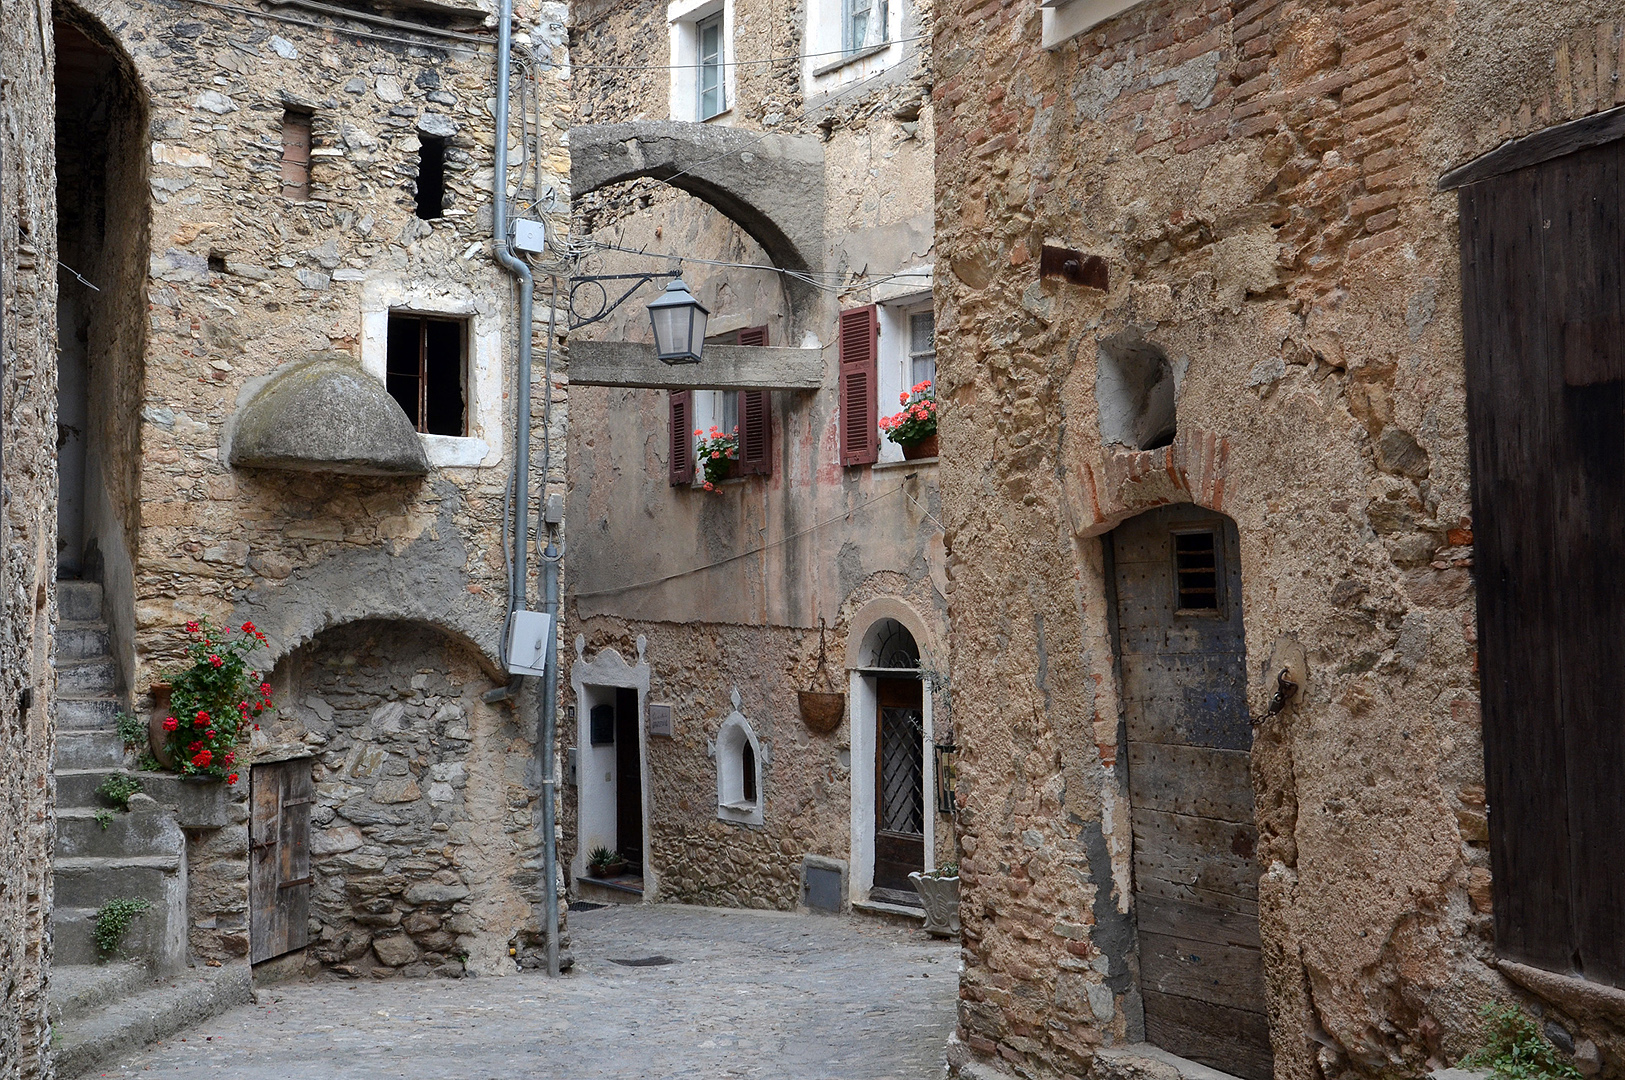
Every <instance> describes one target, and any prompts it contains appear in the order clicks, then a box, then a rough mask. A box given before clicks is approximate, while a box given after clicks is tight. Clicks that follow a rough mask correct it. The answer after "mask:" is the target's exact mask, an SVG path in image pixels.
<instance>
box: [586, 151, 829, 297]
mask: <svg viewBox="0 0 1625 1080" xmlns="http://www.w3.org/2000/svg"><path fill="white" fill-rule="evenodd" d="M643 176H647V177H652V178H654V179H656V180H664V181H667V182H669V183H670V184H671V185H672V186H673V187H676V188H680V189H681V190H683V191H686V192H688V193H689V194H691V195H694V196H696V197H698V198H700V199H703V200H705V201H706V202H708V203H710V204H711V205H712V206H715V207H716V208H717V209H718V210H720V211H722V212H723V213H724V214H726V215H728V217H730V218H731V219H733V220H734V221H735V222H737V223H738V224H739V226H740V228H742V229H744V230H745V231H746V232H747V233H749V234H750V235H751V237H752V238H753V239H754V240H756V242H757V243H759V244H761V245H762V247H763V249H764V250H766V251H767V253H768V256H769V257H770V258H771V259H772V260H773V264H774V265H775V266H778V267H780V268H782V269H785V270H796V271H801V272H803V273H807V272H812V271H816V270H819V269H821V268H822V267H823V264H824V258H823V248H824V148H823V145H822V144H821V143H820V142H819V141H818V140H817V139H816V138H813V137H811V136H805V135H765V136H764V135H752V134H749V133H747V132H743V131H739V130H736V129H734V128H727V127H718V126H716V125H713V124H688V123H682V122H679V121H675V120H637V121H632V122H630V123H625V124H586V125H583V126H581V127H577V128H572V129H571V130H570V190H571V194H572V195H573V197H575V198H578V199H579V198H580V197H581V196H583V195H586V194H588V193H589V192H593V191H597V190H598V189H599V188H602V187H607V186H608V185H610V184H615V183H619V182H621V181H623V180H635V179H637V178H639V177H643Z"/></svg>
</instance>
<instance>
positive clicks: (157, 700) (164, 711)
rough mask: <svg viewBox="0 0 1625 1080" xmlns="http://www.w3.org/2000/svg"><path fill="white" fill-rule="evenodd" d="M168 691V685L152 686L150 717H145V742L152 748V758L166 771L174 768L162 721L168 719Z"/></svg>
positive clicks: (158, 684)
mask: <svg viewBox="0 0 1625 1080" xmlns="http://www.w3.org/2000/svg"><path fill="white" fill-rule="evenodd" d="M170 690H171V687H170V685H169V684H168V683H162V682H161V683H153V684H152V690H151V693H152V715H151V716H149V717H147V742H148V744H149V745H150V746H151V747H152V756H153V757H155V758H157V759H158V764H160V765H162V766H163V767H164V768H166V769H173V768H174V767H175V758H174V756H173V755H171V754H170V752H169V745H168V744H169V732H167V731H165V730H164V721H165V720H167V719H168V718H169V694H170Z"/></svg>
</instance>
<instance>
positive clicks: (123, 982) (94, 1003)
mask: <svg viewBox="0 0 1625 1080" xmlns="http://www.w3.org/2000/svg"><path fill="white" fill-rule="evenodd" d="M150 982H152V973H151V972H149V971H148V970H147V968H146V965H144V964H132V963H129V962H128V961H124V962H114V963H108V964H54V965H52V967H51V1012H50V1016H51V1023H52V1025H53V1026H55V1027H61V1026H62V1025H63V1024H64V1023H68V1022H71V1021H73V1020H77V1019H79V1018H80V1017H82V1016H86V1015H88V1014H90V1013H92V1012H95V1011H96V1010H98V1009H100V1008H102V1007H104V1006H106V1005H107V1004H109V1003H110V1002H113V1001H117V1000H118V999H119V998H123V997H129V996H130V995H131V994H135V993H139V992H140V991H141V990H144V989H145V988H146V986H147V984H148V983H150Z"/></svg>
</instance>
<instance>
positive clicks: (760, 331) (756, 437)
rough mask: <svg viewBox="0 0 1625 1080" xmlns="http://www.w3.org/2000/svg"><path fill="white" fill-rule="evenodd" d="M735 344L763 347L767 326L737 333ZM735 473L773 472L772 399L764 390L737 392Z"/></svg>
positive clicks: (769, 473)
mask: <svg viewBox="0 0 1625 1080" xmlns="http://www.w3.org/2000/svg"><path fill="white" fill-rule="evenodd" d="M739 344H741V345H755V346H758V347H761V346H764V345H766V344H767V327H765V326H752V327H749V328H748V329H745V330H741V331H739ZM738 469H739V472H740V474H741V475H745V476H749V475H752V474H755V475H759V476H768V475H771V474H772V472H773V397H772V392H771V391H768V390H741V391H740V392H739V466H738Z"/></svg>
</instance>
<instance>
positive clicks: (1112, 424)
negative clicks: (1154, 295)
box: [1095, 327, 1178, 450]
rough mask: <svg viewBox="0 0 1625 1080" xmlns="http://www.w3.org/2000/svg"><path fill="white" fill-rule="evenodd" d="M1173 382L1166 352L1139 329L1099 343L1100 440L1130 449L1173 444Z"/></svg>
mask: <svg viewBox="0 0 1625 1080" xmlns="http://www.w3.org/2000/svg"><path fill="white" fill-rule="evenodd" d="M1176 382H1177V380H1176V379H1175V376H1174V365H1173V363H1172V362H1171V361H1170V360H1169V359H1168V354H1167V353H1166V352H1164V351H1163V349H1162V347H1161V346H1159V345H1157V344H1156V343H1155V342H1153V341H1148V340H1146V338H1145V336H1144V335H1143V334H1141V333H1140V331H1139V330H1137V329H1135V328H1133V327H1130V328H1129V329H1127V330H1124V331H1123V332H1122V333H1120V334H1117V335H1115V336H1113V337H1110V338H1107V339H1106V340H1105V341H1102V342H1101V343H1100V351H1099V354H1098V357H1097V364H1096V368H1095V402H1096V404H1097V405H1098V406H1099V409H1100V441H1101V442H1102V443H1104V444H1105V445H1107V446H1127V447H1129V448H1130V449H1134V450H1157V449H1160V448H1162V447H1164V446H1169V445H1171V444H1172V443H1173V441H1174V436H1175V434H1176V433H1177V431H1178V422H1177V421H1178V415H1177V408H1176V405H1175V398H1176V394H1175V391H1176V390H1177V385H1176Z"/></svg>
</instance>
